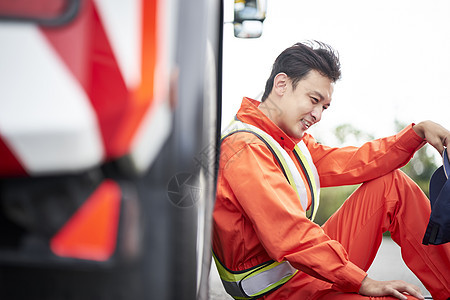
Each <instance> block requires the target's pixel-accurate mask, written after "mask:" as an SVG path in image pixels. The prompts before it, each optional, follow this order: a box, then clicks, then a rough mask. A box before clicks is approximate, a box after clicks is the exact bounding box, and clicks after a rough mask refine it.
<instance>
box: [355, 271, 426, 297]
mask: <svg viewBox="0 0 450 300" xmlns="http://www.w3.org/2000/svg"><path fill="white" fill-rule="evenodd" d="M359 293H360V294H361V295H365V296H371V297H381V296H393V297H395V298H397V299H404V300H406V299H407V297H406V296H405V295H404V294H403V293H408V294H409V295H411V296H414V297H416V298H417V299H424V297H423V296H422V293H421V292H420V289H419V288H418V287H417V286H415V285H413V284H409V283H406V282H404V281H401V280H392V281H377V280H373V279H371V278H369V277H368V276H367V277H366V278H364V280H363V281H362V283H361V288H360V289H359Z"/></svg>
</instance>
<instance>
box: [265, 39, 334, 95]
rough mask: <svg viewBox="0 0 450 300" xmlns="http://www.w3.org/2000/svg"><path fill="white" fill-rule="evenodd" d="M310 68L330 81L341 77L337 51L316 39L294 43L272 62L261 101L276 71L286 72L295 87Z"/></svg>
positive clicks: (267, 92) (268, 91)
mask: <svg viewBox="0 0 450 300" xmlns="http://www.w3.org/2000/svg"><path fill="white" fill-rule="evenodd" d="M311 70H316V71H317V72H319V73H320V74H322V75H323V76H325V77H328V78H329V79H330V80H331V81H332V82H336V81H337V80H338V79H339V78H340V77H341V64H340V62H339V55H338V53H337V52H336V51H335V50H334V49H333V48H331V46H329V45H327V44H325V43H322V42H318V41H313V42H303V43H296V44H295V45H293V46H292V47H289V48H287V49H286V50H284V51H283V52H281V54H280V55H279V56H278V57H277V59H276V60H275V62H274V64H273V67H272V73H271V74H270V77H269V79H267V82H266V89H265V91H264V95H263V97H262V101H265V100H266V99H267V97H268V96H269V94H270V92H271V91H272V88H273V81H274V79H275V76H277V74H278V73H286V75H287V76H288V77H289V78H290V79H291V81H292V87H293V88H294V89H295V88H296V86H297V83H298V82H299V81H300V80H301V79H303V78H304V77H305V76H306V75H307V74H308V73H309V71H311Z"/></svg>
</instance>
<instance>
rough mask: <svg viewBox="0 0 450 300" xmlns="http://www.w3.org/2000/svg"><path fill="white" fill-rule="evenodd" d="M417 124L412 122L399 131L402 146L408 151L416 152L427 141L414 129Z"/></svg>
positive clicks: (398, 136)
mask: <svg viewBox="0 0 450 300" xmlns="http://www.w3.org/2000/svg"><path fill="white" fill-rule="evenodd" d="M414 125H415V124H414V123H412V124H410V125H408V126H406V127H405V128H404V129H403V130H402V131H400V132H399V133H397V135H396V136H397V139H398V140H399V142H400V145H401V147H402V148H403V149H404V150H405V151H407V152H411V153H414V152H416V151H417V150H419V149H420V148H422V146H423V145H425V144H426V143H427V141H426V140H424V139H422V138H421V137H420V136H419V135H418V134H417V133H416V132H415V131H414V129H413V126H414Z"/></svg>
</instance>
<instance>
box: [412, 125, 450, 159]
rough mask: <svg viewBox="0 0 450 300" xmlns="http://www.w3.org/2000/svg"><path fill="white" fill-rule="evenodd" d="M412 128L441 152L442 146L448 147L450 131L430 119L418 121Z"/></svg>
mask: <svg viewBox="0 0 450 300" xmlns="http://www.w3.org/2000/svg"><path fill="white" fill-rule="evenodd" d="M413 130H414V131H415V132H416V133H417V135H419V136H420V137H421V138H423V139H425V140H426V141H427V142H428V143H429V144H430V145H432V146H433V147H434V148H436V150H437V151H439V153H441V154H442V152H443V151H444V146H445V147H448V145H449V144H450V131H448V130H447V129H445V128H444V127H442V126H441V125H439V124H437V123H434V122H432V121H423V122H420V123H419V124H416V125H414V126H413ZM449 158H450V157H449Z"/></svg>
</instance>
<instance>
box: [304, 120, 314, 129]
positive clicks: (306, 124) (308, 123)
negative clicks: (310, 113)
mask: <svg viewBox="0 0 450 300" xmlns="http://www.w3.org/2000/svg"><path fill="white" fill-rule="evenodd" d="M301 122H302V123H303V125H305V127H306V129H308V128H309V127H311V125H312V123H310V122H308V121H306V120H305V119H302V120H301Z"/></svg>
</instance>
